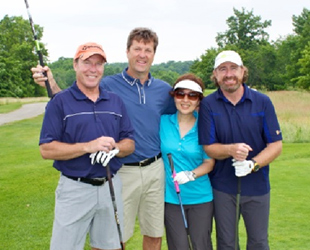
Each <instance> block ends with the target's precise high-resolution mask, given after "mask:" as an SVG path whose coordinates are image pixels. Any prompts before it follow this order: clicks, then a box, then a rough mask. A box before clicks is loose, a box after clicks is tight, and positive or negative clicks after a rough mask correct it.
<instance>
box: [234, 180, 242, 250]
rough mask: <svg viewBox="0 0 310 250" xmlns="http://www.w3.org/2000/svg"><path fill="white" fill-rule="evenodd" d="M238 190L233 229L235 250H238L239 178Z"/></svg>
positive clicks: (239, 181) (239, 182)
mask: <svg viewBox="0 0 310 250" xmlns="http://www.w3.org/2000/svg"><path fill="white" fill-rule="evenodd" d="M237 185H238V189H237V195H236V228H235V250H238V249H239V241H238V238H239V237H238V234H239V211H240V193H241V178H240V177H238V184H237Z"/></svg>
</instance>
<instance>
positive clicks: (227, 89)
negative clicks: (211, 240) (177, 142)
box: [198, 51, 282, 250]
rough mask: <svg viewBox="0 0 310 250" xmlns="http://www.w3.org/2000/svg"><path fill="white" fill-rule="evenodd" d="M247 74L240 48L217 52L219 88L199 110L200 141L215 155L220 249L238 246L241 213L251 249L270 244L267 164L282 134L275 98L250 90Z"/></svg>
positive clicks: (275, 153) (212, 175)
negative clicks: (274, 102) (275, 108)
mask: <svg viewBox="0 0 310 250" xmlns="http://www.w3.org/2000/svg"><path fill="white" fill-rule="evenodd" d="M247 78H248V70H247V68H246V67H245V66H244V65H243V62H242V59H241V57H240V55H239V54H238V53H236V52H235V51H223V52H221V53H219V54H218V55H217V57H216V58H215V63H214V70H213V74H212V76H211V79H212V80H213V81H214V82H215V84H216V86H217V87H218V90H217V91H215V92H214V93H212V94H210V95H209V96H207V97H205V98H204V99H203V100H202V101H201V105H200V109H199V119H198V130H199V143H200V144H201V145H204V150H205V151H206V153H207V154H208V155H209V156H210V157H212V158H215V159H216V163H215V167H214V170H213V171H212V172H211V173H210V174H209V176H210V179H211V183H212V187H213V195H214V209H215V211H214V212H215V222H216V238H217V249H220V250H228V249H239V246H238V245H239V243H238V231H237V225H238V222H239V213H240V212H241V215H242V217H243V220H244V222H245V227H246V231H247V234H248V235H247V236H248V237H247V238H248V240H247V249H248V250H267V249H269V245H268V221H269V209H270V182H269V164H270V163H271V162H272V161H273V160H274V159H275V158H276V157H278V156H279V155H280V153H281V151H282V135H281V130H280V126H279V123H278V120H277V116H276V113H275V110H274V106H273V104H272V102H271V100H270V99H269V97H268V96H266V95H264V94H262V93H259V92H257V91H255V90H252V89H250V88H249V87H248V86H247V85H246V84H245V82H246V80H247Z"/></svg>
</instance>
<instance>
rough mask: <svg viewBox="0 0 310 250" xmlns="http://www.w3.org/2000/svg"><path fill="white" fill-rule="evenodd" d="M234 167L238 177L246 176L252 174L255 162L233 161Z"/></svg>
mask: <svg viewBox="0 0 310 250" xmlns="http://www.w3.org/2000/svg"><path fill="white" fill-rule="evenodd" d="M232 165H233V166H234V167H235V175H236V176H237V177H242V176H246V175H248V174H250V173H252V170H253V168H254V162H253V161H236V160H234V159H233V164H232Z"/></svg>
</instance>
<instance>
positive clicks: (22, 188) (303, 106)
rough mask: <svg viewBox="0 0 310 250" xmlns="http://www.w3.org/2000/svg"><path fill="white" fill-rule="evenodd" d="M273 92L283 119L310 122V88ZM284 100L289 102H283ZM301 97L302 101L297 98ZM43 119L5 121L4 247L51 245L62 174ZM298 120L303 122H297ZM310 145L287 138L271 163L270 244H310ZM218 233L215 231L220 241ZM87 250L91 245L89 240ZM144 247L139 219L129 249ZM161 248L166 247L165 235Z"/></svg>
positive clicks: (0, 146)
mask: <svg viewBox="0 0 310 250" xmlns="http://www.w3.org/2000/svg"><path fill="white" fill-rule="evenodd" d="M271 94H272V95H271V98H272V100H273V102H274V103H275V106H276V110H277V113H278V115H279V116H280V117H281V119H283V120H282V121H285V115H287V116H289V115H290V114H291V115H292V117H291V118H289V117H288V118H287V121H288V122H292V123H294V122H295V121H298V120H299V121H300V120H302V119H304V118H303V117H298V114H300V115H301V116H305V117H306V118H307V119H305V120H303V122H302V123H304V124H309V120H310V117H309V114H307V111H308V112H309V104H308V102H309V103H310V98H309V96H308V94H307V93H306V94H304V93H298V92H297V93H295V92H294V93H283V94H285V95H286V97H284V98H280V96H278V93H271ZM279 95H280V94H279ZM281 99H282V102H287V103H285V104H282V102H281ZM298 99H300V100H299V102H297V103H296V100H298ZM289 100H292V103H289ZM307 100H309V101H308V102H307ZM9 105H11V104H9ZM294 105H295V106H294ZM0 107H1V106H0ZM285 107H288V108H287V109H288V110H286V108H285ZM294 107H295V108H294ZM289 110H292V111H289ZM290 112H291V113H290ZM293 114H294V115H293ZM282 116H283V118H282ZM42 119H43V116H38V117H36V118H33V119H29V120H23V121H19V122H15V123H12V124H7V125H3V126H0V134H1V140H0V157H1V159H2V160H1V164H0V204H1V206H0V235H1V237H0V249H20V250H29V249H32V250H42V249H43V250H44V249H49V241H50V237H51V229H52V222H53V212H54V211H53V210H54V192H55V188H56V186H57V181H58V178H59V173H58V171H56V170H55V169H54V168H53V167H52V161H48V160H42V158H41V156H40V154H39V148H38V141H39V133H40V127H41V123H42ZM295 125H296V126H297V125H299V126H302V125H303V124H298V122H296V124H295ZM294 134H295V135H296V133H294ZM308 135H309V133H308ZM308 135H304V137H305V138H306V137H307V136H308ZM309 148H310V143H288V142H286V143H284V145H283V153H282V155H281V156H280V157H279V158H278V159H276V160H275V161H274V162H273V163H272V164H271V172H270V178H271V187H272V190H271V211H270V226H269V239H270V248H271V249H275V250H292V249H294V250H307V249H310V242H309V239H308V238H309V232H308V231H309V224H308V223H309V221H310V212H309V208H308V204H309V193H310V185H309V178H308V172H309V170H308V169H309V168H308V163H309V161H310V150H309ZM239 231H240V242H241V249H245V241H246V236H245V229H244V226H243V225H242V222H241V223H240V228H239ZM214 237H215V235H214V233H213V242H214V244H215V240H214ZM85 249H86V250H90V246H89V243H88V242H87V243H86V246H85ZM140 249H142V236H141V235H140V232H139V226H138V224H136V230H135V234H134V237H133V238H132V239H130V240H129V242H128V243H127V250H140ZM162 250H167V246H166V242H165V239H164V240H163V244H162Z"/></svg>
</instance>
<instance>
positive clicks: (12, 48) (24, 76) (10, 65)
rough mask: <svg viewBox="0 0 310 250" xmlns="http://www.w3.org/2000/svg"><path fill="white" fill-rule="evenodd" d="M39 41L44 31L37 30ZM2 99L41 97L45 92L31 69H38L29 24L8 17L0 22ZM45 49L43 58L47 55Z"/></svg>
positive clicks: (0, 94)
mask: <svg viewBox="0 0 310 250" xmlns="http://www.w3.org/2000/svg"><path fill="white" fill-rule="evenodd" d="M35 28H36V30H37V32H38V34H37V36H38V39H40V38H41V37H42V33H43V29H42V28H40V27H39V26H37V25H36V26H35ZM0 31H1V36H0V67H1V70H0V96H2V97H8V96H9V97H28V96H42V95H44V93H45V91H44V90H43V89H42V88H41V87H39V86H38V85H37V84H35V83H34V82H33V79H32V73H31V71H30V68H31V67H33V66H35V65H37V61H38V59H37V56H36V54H35V43H34V41H33V34H32V31H31V27H30V25H29V22H28V21H26V20H24V19H23V18H22V17H9V16H7V15H6V16H5V17H4V18H3V19H2V20H1V21H0ZM41 46H42V49H43V50H42V51H43V54H45V55H47V52H46V51H45V50H44V46H43V45H41Z"/></svg>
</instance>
